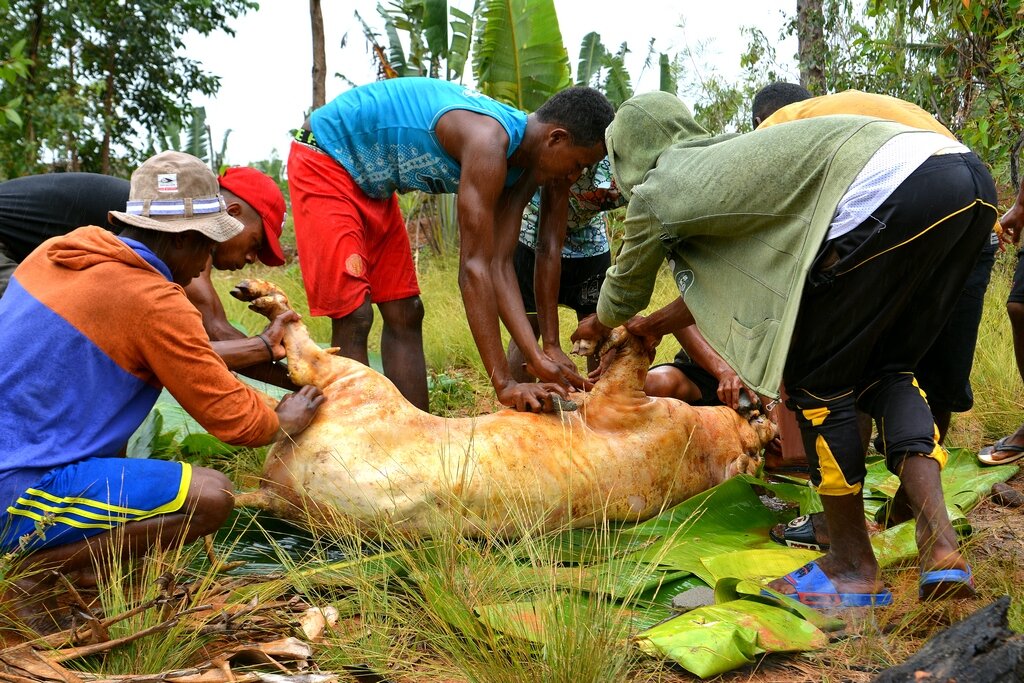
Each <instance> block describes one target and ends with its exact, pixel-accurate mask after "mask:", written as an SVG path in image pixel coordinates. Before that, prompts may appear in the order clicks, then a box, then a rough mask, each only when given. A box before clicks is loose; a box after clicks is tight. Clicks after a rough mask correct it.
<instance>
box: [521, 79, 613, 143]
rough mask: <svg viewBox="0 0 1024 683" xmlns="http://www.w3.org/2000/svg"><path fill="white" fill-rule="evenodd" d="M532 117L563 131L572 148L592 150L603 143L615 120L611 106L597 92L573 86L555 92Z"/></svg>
mask: <svg viewBox="0 0 1024 683" xmlns="http://www.w3.org/2000/svg"><path fill="white" fill-rule="evenodd" d="M536 114H537V118H538V119H539V120H541V121H543V122H544V123H553V124H555V125H557V126H561V127H562V128H565V130H566V131H568V132H569V135H571V136H572V143H573V144H574V145H578V146H580V147H593V146H594V145H596V144H597V143H598V142H602V141H604V130H605V128H607V127H608V126H609V125H610V124H611V122H612V119H614V118H615V107H613V106H612V103H611V102H609V101H608V98H607V97H605V96H604V93H602V92H601V91H600V90H595V89H594V88H588V87H586V86H582V85H577V86H574V87H572V88H566V89H565V90H561V91H559V92H556V93H555V94H554V95H552V96H551V97H550V98H548V101H547V102H545V103H544V104H542V105H541V107H540V109H538V110H537V111H536Z"/></svg>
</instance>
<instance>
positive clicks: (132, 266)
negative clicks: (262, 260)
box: [0, 152, 324, 629]
mask: <svg viewBox="0 0 1024 683" xmlns="http://www.w3.org/2000/svg"><path fill="white" fill-rule="evenodd" d="M218 190H219V187H218V185H217V178H216V176H215V175H214V174H213V173H212V172H211V171H210V169H209V168H207V167H206V165H205V164H204V163H203V162H202V161H200V160H199V159H196V158H195V157H192V156H189V155H187V154H181V153H179V152H164V153H162V154H158V155H157V156H155V157H152V158H150V159H149V160H147V161H146V162H145V163H144V164H142V165H141V166H140V167H139V168H138V169H137V170H136V171H135V173H134V174H132V181H131V194H130V197H129V201H128V202H127V208H126V210H125V211H112V212H111V213H110V222H111V223H112V224H113V225H114V227H115V228H117V229H119V230H120V234H119V235H114V234H113V233H112V232H110V231H108V230H104V229H102V228H99V227H95V226H87V227H82V228H79V229H77V230H75V231H73V232H71V233H70V234H68V235H66V236H61V237H54V238H53V239H50V240H48V241H46V242H44V243H43V245H42V246H41V247H40V248H38V249H36V250H35V251H33V252H32V253H31V254H30V255H29V256H28V257H27V258H26V259H25V260H24V262H22V263H21V265H19V266H18V268H17V269H16V270H15V271H14V274H13V277H12V278H11V281H10V284H9V285H8V289H7V292H6V293H5V294H4V296H3V298H2V299H0V318H2V319H3V321H4V325H3V326H0V344H3V346H4V348H7V349H17V350H18V351H17V353H14V354H11V355H10V357H9V358H8V359H7V360H6V361H5V362H4V363H3V364H2V365H0V404H2V405H3V406H4V410H2V411H0V553H8V552H18V553H19V554H18V556H17V559H18V562H17V568H16V570H15V571H16V572H18V573H19V574H20V575H22V579H21V580H20V581H18V582H16V584H15V585H14V586H13V587H12V589H11V591H10V594H9V595H7V596H5V597H6V599H7V600H9V601H11V603H12V604H13V605H14V606H15V608H16V609H17V610H18V611H19V612H20V613H21V614H22V615H23V616H24V615H26V613H27V612H31V611H32V610H33V609H34V610H36V612H37V615H36V616H37V617H39V621H38V623H37V625H39V626H42V627H43V628H50V629H52V628H54V627H55V626H56V624H54V623H53V622H52V619H51V618H50V615H49V614H48V609H49V608H50V607H52V605H53V603H52V602H50V603H48V604H42V605H40V604H38V603H37V601H38V600H39V599H40V598H41V597H42V595H41V593H42V591H41V589H42V584H44V583H45V582H46V581H50V580H52V579H49V578H47V577H48V574H46V573H44V570H50V569H54V570H57V571H59V572H61V573H63V574H69V573H74V572H80V573H82V574H84V576H85V578H84V579H83V583H87V580H88V578H90V577H91V578H92V579H93V580H94V579H95V577H94V576H91V569H92V563H93V561H94V559H96V558H102V557H109V555H108V553H117V554H120V555H122V556H126V555H131V554H134V553H135V552H138V551H145V550H147V549H149V548H151V547H153V546H154V545H156V544H159V545H162V546H164V547H166V546H168V545H170V544H172V543H177V542H188V541H191V540H193V539H195V538H198V537H199V536H202V535H205V534H209V533H212V532H213V531H215V530H216V529H217V528H218V527H220V526H221V524H223V523H224V521H225V520H226V519H227V517H228V514H229V513H230V512H231V508H232V502H233V499H232V494H231V491H232V488H233V487H232V485H231V482H230V481H229V480H228V479H227V477H225V476H224V475H223V474H221V473H219V472H217V471H215V470H211V469H207V468H204V467H192V466H190V465H189V464H187V463H179V462H168V461H164V460H150V459H143V458H132V459H127V458H124V457H123V455H124V452H125V446H126V444H127V442H128V438H129V437H130V436H131V434H132V433H133V432H134V431H135V430H136V428H138V426H139V425H140V424H141V423H142V421H143V419H144V418H145V417H146V415H147V413H149V411H150V409H151V408H152V407H153V404H154V403H155V402H156V399H157V396H158V395H159V393H160V391H161V389H162V388H164V387H166V389H167V390H168V391H169V392H170V393H171V395H172V396H174V398H175V399H176V400H177V401H178V402H179V403H180V404H181V405H182V407H183V408H185V410H186V411H188V413H189V414H190V415H192V416H193V417H194V418H195V419H196V420H197V421H198V422H199V423H200V424H201V425H202V426H203V428H204V429H206V430H208V431H209V432H210V433H211V434H213V435H215V436H216V437H217V438H219V439H221V440H223V441H226V442H227V443H231V444H236V445H241V446H262V445H264V444H267V443H269V442H271V441H273V440H277V439H282V438H288V437H289V436H293V435H295V434H297V433H299V432H301V431H302V430H303V429H305V427H306V425H307V424H308V423H309V421H310V420H311V419H312V417H313V415H314V414H315V413H316V411H317V409H318V408H319V406H320V404H321V403H322V402H323V400H324V399H323V396H322V395H321V394H320V392H319V390H318V389H316V388H315V387H309V386H307V387H302V389H300V390H299V391H298V392H297V393H295V394H289V395H288V396H286V397H285V398H284V399H282V400H281V402H280V403H279V404H278V406H277V409H276V411H275V410H273V409H271V408H270V407H268V406H267V404H266V403H264V401H263V399H262V398H261V396H260V394H258V393H257V392H256V391H254V390H253V389H251V388H249V387H247V386H246V385H244V384H242V383H241V382H240V381H239V380H238V379H237V378H235V376H234V375H232V374H231V372H230V371H229V370H228V368H227V367H226V366H225V364H224V362H223V360H221V358H220V357H218V356H217V354H216V353H214V351H213V349H212V348H211V347H210V342H209V340H208V338H207V335H206V332H205V330H204V329H203V323H202V318H201V317H200V315H199V312H198V311H197V310H196V309H195V307H194V306H193V305H192V304H191V303H189V301H188V299H187V298H186V297H185V294H184V290H183V287H184V286H185V285H187V284H188V283H189V281H190V280H192V279H193V278H194V277H196V276H198V275H199V273H200V272H201V271H202V270H203V268H204V267H205V266H206V264H207V263H208V262H209V259H210V254H211V252H212V251H213V249H214V247H215V246H216V245H217V244H223V243H224V242H226V241H227V240H229V239H231V238H232V237H235V236H236V235H238V234H239V233H241V232H242V230H243V225H242V224H241V223H240V222H238V221H237V220H235V219H234V218H232V217H231V216H229V215H228V213H227V205H226V203H225V201H224V198H223V197H222V196H221V195H220V194H219V192H218ZM69 368H71V369H72V372H69ZM98 397H102V400H99V399H98ZM37 525H41V526H42V531H41V532H40V531H37V530H36V527H37ZM47 620H49V622H50V623H47Z"/></svg>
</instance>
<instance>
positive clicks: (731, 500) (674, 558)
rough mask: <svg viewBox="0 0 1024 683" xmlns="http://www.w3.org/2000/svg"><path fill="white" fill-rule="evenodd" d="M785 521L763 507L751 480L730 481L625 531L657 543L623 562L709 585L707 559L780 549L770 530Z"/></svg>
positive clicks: (712, 582) (711, 577) (783, 516)
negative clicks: (646, 565)
mask: <svg viewBox="0 0 1024 683" xmlns="http://www.w3.org/2000/svg"><path fill="white" fill-rule="evenodd" d="M755 481H757V480H755ZM786 517H787V515H786V514H785V513H784V512H774V511H772V510H769V509H768V508H767V507H765V505H764V504H763V503H762V502H761V500H760V498H759V497H758V495H757V493H756V492H755V491H754V490H753V489H752V488H751V484H750V482H749V481H747V480H745V479H743V478H739V477H734V478H733V479H730V480H728V481H726V482H723V483H721V484H719V485H718V486H716V487H715V488H713V489H710V490H708V491H705V492H704V493H701V494H698V495H696V496H694V497H693V498H690V499H689V500H686V501H684V502H682V503H680V504H679V505H677V506H675V507H674V508H672V509H670V510H667V511H666V512H664V513H662V514H661V515H659V516H657V517H654V518H652V519H649V520H647V521H646V522H643V523H642V524H638V525H637V526H635V527H634V528H633V529H631V530H628V531H624V535H626V536H628V535H634V536H635V537H637V538H644V537H647V538H652V537H656V538H657V540H656V541H655V542H654V543H652V544H650V545H649V546H648V547H646V548H644V549H643V550H640V551H637V552H635V553H631V554H630V555H627V556H626V557H628V558H632V559H634V560H636V561H638V562H649V563H656V564H658V565H660V566H662V567H665V568H672V569H677V570H681V571H688V572H690V573H692V574H695V575H696V576H698V577H700V578H701V579H703V580H704V581H705V582H707V583H708V584H709V585H713V584H714V582H715V576H714V575H713V574H712V572H710V571H709V570H708V568H707V566H706V565H705V564H704V560H705V559H709V558H713V557H715V556H716V555H722V554H726V553H733V552H735V551H737V550H743V549H755V548H761V549H766V550H774V549H778V548H779V546H778V544H776V543H774V542H773V541H772V540H771V539H770V538H769V536H768V530H769V529H771V527H772V526H774V525H775V524H778V523H780V522H782V521H784V520H785V519H786Z"/></svg>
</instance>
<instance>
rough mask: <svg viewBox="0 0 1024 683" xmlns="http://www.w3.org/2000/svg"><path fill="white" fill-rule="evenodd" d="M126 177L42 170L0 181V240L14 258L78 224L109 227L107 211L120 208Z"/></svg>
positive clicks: (125, 196) (125, 194)
mask: <svg viewBox="0 0 1024 683" xmlns="http://www.w3.org/2000/svg"><path fill="white" fill-rule="evenodd" d="M129 188H130V185H129V183H128V181H127V180H123V179H121V178H113V177H111V176H105V175H100V174H98V173H45V174H43V175H32V176H25V177H23V178H15V179H14V180H8V181H7V182H4V183H0V242H3V243H4V245H6V246H7V247H8V250H9V252H10V253H11V255H12V256H13V257H14V258H15V259H16V260H18V261H22V260H24V259H25V257H26V256H28V255H29V253H30V252H31V251H32V250H33V249H35V248H36V247H38V246H39V245H40V244H42V243H43V242H45V241H46V240H48V239H50V238H51V237H56V236H58V235H64V234H67V233H69V232H71V231H72V230H74V229H75V228H79V227H81V226H83V225H98V226H100V227H101V228H106V229H107V230H114V227H113V226H111V224H110V222H109V221H108V220H107V212H108V211H111V210H113V211H124V209H125V206H126V205H127V203H128V190H129Z"/></svg>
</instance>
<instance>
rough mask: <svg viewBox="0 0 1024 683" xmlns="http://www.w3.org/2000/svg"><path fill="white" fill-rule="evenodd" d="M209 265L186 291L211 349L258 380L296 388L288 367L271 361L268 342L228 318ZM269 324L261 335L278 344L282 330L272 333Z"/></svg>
mask: <svg viewBox="0 0 1024 683" xmlns="http://www.w3.org/2000/svg"><path fill="white" fill-rule="evenodd" d="M211 267H212V266H211V264H210V263H207V264H206V268H205V269H204V270H203V272H202V273H200V274H199V277H197V278H194V279H193V280H192V281H191V282H189V283H188V285H187V286H186V287H185V294H186V295H187V296H188V300H189V301H191V302H192V305H193V306H195V307H196V308H197V309H198V310H199V313H200V314H201V315H202V316H203V327H204V328H205V329H206V334H207V335H208V336H209V337H210V344H211V346H213V350H214V351H215V352H216V353H217V355H218V356H220V357H221V358H223V359H224V362H225V363H226V364H227V366H228V368H230V369H231V370H234V371H236V372H240V373H241V374H243V375H245V376H246V377H252V378H253V379H256V380H259V381H261V382H266V383H268V384H273V385H275V386H279V387H284V388H285V389H295V388H296V386H295V385H294V384H292V382H291V380H290V379H289V378H288V370H287V369H286V368H284V367H280V366H277V365H274V364H272V363H271V362H270V354H269V353H268V351H267V344H264V342H263V341H262V340H261V339H260V335H256V336H255V337H249V336H247V335H246V334H245V333H244V332H242V331H240V330H238V329H237V328H236V327H235V326H234V325H232V324H231V323H230V322H228V317H227V314H226V312H225V311H224V305H223V304H222V303H221V301H220V297H219V296H217V290H216V289H214V287H213V281H212V280H211V279H210V274H211ZM272 328H274V323H271V324H270V325H268V326H267V329H265V330H264V331H263V332H262V333H261V335H263V337H264V338H265V339H266V340H267V341H268V342H271V345H272V346H273V345H276V346H278V347H280V339H281V334H280V333H278V334H276V335H275V334H272V333H271V329H272ZM281 358H284V349H283V347H280V348H279V354H278V355H276V356H275V358H274V359H275V360H279V359H281Z"/></svg>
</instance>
